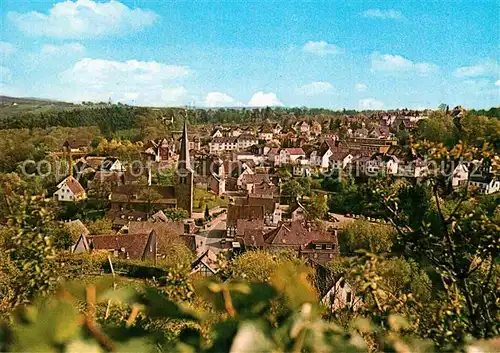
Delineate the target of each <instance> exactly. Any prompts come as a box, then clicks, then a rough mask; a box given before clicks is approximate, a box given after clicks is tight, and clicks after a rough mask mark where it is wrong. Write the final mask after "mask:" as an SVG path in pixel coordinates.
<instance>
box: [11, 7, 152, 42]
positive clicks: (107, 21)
mask: <svg viewBox="0 0 500 353" xmlns="http://www.w3.org/2000/svg"><path fill="white" fill-rule="evenodd" d="M8 18H9V19H10V20H11V21H12V22H13V23H14V24H15V25H16V26H17V27H18V28H19V29H20V30H21V31H22V32H23V33H25V34H28V35H31V36H36V37H41V36H46V37H56V38H80V39H81V38H95V37H104V36H109V35H122V34H124V33H127V32H135V31H138V30H140V29H142V28H144V27H146V26H149V25H151V24H152V23H153V22H155V21H156V19H157V18H158V15H157V14H155V13H154V12H153V11H151V10H147V9H140V8H135V9H131V8H129V7H128V6H126V5H124V4H122V3H120V2H118V1H115V0H110V1H109V2H105V3H104V2H95V1H93V0H77V1H75V2H73V1H69V0H67V1H64V2H59V3H57V4H55V5H54V6H53V7H52V8H51V9H50V10H49V12H48V14H44V13H41V12H36V11H32V12H26V13H18V12H9V13H8Z"/></svg>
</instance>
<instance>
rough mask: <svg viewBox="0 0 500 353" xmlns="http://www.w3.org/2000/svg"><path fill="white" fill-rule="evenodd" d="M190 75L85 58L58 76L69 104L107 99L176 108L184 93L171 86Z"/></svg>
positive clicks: (152, 64)
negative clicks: (66, 89) (68, 89)
mask: <svg viewBox="0 0 500 353" xmlns="http://www.w3.org/2000/svg"><path fill="white" fill-rule="evenodd" d="M190 73H191V70H190V69H189V68H188V67H186V66H175V65H166V64H163V63H159V62H156V61H138V60H128V61H111V60H102V59H89V58H85V59H82V60H79V61H78V62H76V63H75V64H74V65H73V66H72V67H70V68H69V69H67V70H66V71H64V72H63V73H61V75H60V79H61V82H62V83H63V84H67V85H69V86H70V87H71V92H74V96H72V97H69V99H70V100H72V101H82V100H92V101H96V100H97V101H107V100H108V99H109V98H110V97H111V99H112V100H113V101H122V102H131V101H135V102H134V103H135V104H140V105H164V104H175V105H178V104H181V103H182V102H181V100H182V98H184V97H185V95H186V93H187V92H186V90H185V89H184V88H183V87H179V86H177V85H174V83H175V81H176V80H178V79H182V78H185V77H187V76H188V75H189V74H190ZM165 87H171V88H165Z"/></svg>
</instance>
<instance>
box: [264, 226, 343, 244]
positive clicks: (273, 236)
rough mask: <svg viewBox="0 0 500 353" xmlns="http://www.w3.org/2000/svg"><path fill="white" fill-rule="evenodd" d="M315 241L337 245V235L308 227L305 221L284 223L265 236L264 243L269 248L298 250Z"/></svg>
mask: <svg viewBox="0 0 500 353" xmlns="http://www.w3.org/2000/svg"><path fill="white" fill-rule="evenodd" d="M315 240H323V241H331V242H334V243H337V237H336V235H335V234H332V233H330V232H327V231H324V230H319V229H314V228H311V227H308V226H307V225H306V223H305V222H304V221H295V222H289V223H286V224H284V223H283V224H281V225H280V226H279V227H278V228H276V229H274V230H272V231H270V232H268V233H266V234H264V241H265V243H266V244H267V245H268V246H293V247H297V248H298V247H299V246H305V245H307V244H309V243H310V242H312V241H315Z"/></svg>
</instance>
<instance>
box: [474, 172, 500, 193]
mask: <svg viewBox="0 0 500 353" xmlns="http://www.w3.org/2000/svg"><path fill="white" fill-rule="evenodd" d="M470 185H472V186H475V187H477V191H478V192H479V193H481V194H485V195H489V194H493V193H495V192H498V191H500V179H498V178H495V177H492V176H490V177H485V178H474V177H473V178H471V181H470Z"/></svg>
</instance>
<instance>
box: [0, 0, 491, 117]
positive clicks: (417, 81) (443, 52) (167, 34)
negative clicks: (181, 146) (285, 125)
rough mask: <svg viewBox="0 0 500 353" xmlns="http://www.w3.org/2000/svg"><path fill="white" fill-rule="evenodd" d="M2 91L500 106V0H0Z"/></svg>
mask: <svg viewBox="0 0 500 353" xmlns="http://www.w3.org/2000/svg"><path fill="white" fill-rule="evenodd" d="M0 9H1V12H0V17H1V28H0V30H1V32H0V33H1V34H0V93H1V94H8V95H14V96H30V97H45V98H54V99H60V100H69V101H75V102H80V101H82V100H93V101H99V100H101V101H102V100H103V101H107V100H108V99H109V98H111V99H112V101H114V102H117V101H121V102H125V103H129V104H136V105H156V106H178V105H185V104H190V103H191V104H195V105H196V106H240V105H241V106H264V105H284V106H309V107H327V108H334V109H342V108H355V109H382V108H384V109H392V108H403V107H408V108H423V107H430V108H435V107H437V106H438V105H439V104H440V103H443V102H444V103H447V104H450V105H458V104H460V105H464V106H466V107H469V108H473V107H474V108H480V107H490V106H494V105H499V101H500V100H499V98H500V72H499V70H500V69H499V59H500V58H499V55H500V19H499V18H500V16H499V13H500V3H499V2H498V1H479V0H477V1H454V0H447V1H435V2H431V1H422V2H420V1H404V2H396V1H394V2H392V1H349V2H346V1H324V2H320V1H288V2H278V1H264V0H260V1H245V2H243V1H208V0H205V1H197V2H194V1H193V2H189V1H182V2H180V1H169V0H158V1H157V0H135V1H129V0H121V1H119V2H118V1H108V0H106V1H104V0H101V1H92V0H73V1H57V0H55V1H44V0H37V1H19V0H2V2H1V4H0Z"/></svg>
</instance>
